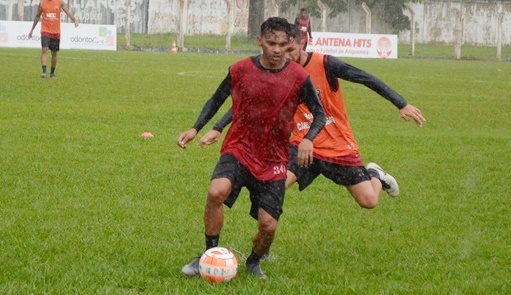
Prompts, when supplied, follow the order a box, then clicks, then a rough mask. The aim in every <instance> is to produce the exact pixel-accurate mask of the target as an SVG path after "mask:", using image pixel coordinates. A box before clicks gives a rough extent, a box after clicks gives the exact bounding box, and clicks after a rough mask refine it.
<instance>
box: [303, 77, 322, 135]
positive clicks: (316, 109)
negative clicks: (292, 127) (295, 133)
mask: <svg viewBox="0 0 511 295" xmlns="http://www.w3.org/2000/svg"><path fill="white" fill-rule="evenodd" d="M300 99H301V100H302V101H303V102H304V103H305V104H306V105H307V107H308V108H309V110H310V111H311V113H312V115H313V116H314V119H313V121H312V123H311V127H310V129H309V132H307V134H306V135H305V138H307V139H309V140H310V141H312V140H314V138H316V136H317V135H318V133H319V132H320V131H321V129H323V126H324V125H325V122H326V115H325V110H324V109H323V105H321V101H320V100H319V98H318V94H317V93H316V89H315V88H314V84H312V80H311V78H310V77H308V78H307V80H306V81H305V83H304V84H303V87H302V90H301V91H300Z"/></svg>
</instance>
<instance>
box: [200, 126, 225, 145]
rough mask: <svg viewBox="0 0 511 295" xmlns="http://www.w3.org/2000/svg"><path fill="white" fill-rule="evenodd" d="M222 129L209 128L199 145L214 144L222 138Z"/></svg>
mask: <svg viewBox="0 0 511 295" xmlns="http://www.w3.org/2000/svg"><path fill="white" fill-rule="evenodd" d="M220 134H221V133H220V131H217V130H214V129H212V130H209V131H208V132H207V133H206V134H204V136H203V137H202V138H201V139H200V142H199V146H200V147H205V146H206V145H210V144H213V143H215V142H217V141H218V140H219V139H220Z"/></svg>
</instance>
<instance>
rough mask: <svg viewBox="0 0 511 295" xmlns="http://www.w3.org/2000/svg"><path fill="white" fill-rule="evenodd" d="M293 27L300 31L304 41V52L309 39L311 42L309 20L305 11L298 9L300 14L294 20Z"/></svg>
mask: <svg viewBox="0 0 511 295" xmlns="http://www.w3.org/2000/svg"><path fill="white" fill-rule="evenodd" d="M295 25H297V26H298V28H299V29H300V32H301V35H302V40H304V43H303V50H305V49H307V44H309V38H310V39H311V40H312V29H311V19H310V17H309V13H308V12H307V9H305V8H302V9H300V14H299V15H298V17H297V18H296V19H295ZM311 42H312V41H311Z"/></svg>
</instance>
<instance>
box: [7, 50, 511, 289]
mask: <svg viewBox="0 0 511 295" xmlns="http://www.w3.org/2000/svg"><path fill="white" fill-rule="evenodd" d="M59 56H60V61H59V65H58V68H57V76H58V79H56V80H52V79H49V78H46V79H41V78H39V73H40V66H39V50H35V49H5V48H1V49H0V64H1V65H2V71H1V72H0V78H1V81H2V83H1V84H0V139H1V140H0V152H1V157H0V168H1V172H0V293H2V294H509V293H511V277H510V276H509V274H510V272H511V251H510V250H509V237H510V235H511V209H510V206H509V205H508V203H509V197H510V192H511V184H510V182H509V181H508V178H509V167H510V163H511V155H510V153H509V151H510V148H511V119H510V118H511V117H510V115H509V110H511V84H510V83H509V77H510V73H511V63H506V62H493V61H453V60H445V59H442V60H441V59H398V60H369V59H346V61H348V62H349V63H351V64H353V65H355V66H358V67H360V68H362V69H365V70H367V71H368V72H370V73H373V74H375V75H377V76H378V77H380V78H381V79H382V80H384V81H385V82H386V83H387V84H389V85H390V86H392V87H393V88H394V89H395V90H397V91H398V92H399V93H401V94H402V95H403V96H404V97H405V98H406V99H407V100H408V101H409V102H410V103H412V104H414V105H416V106H417V107H419V108H420V109H421V110H422V111H423V113H424V115H425V117H426V119H427V122H426V124H425V126H424V127H423V128H418V127H416V126H415V125H414V124H413V123H411V122H408V123H405V122H403V121H402V119H401V118H400V117H399V115H398V112H397V110H396V109H395V108H394V107H393V106H392V105H391V104H390V103H388V102H387V101H385V100H384V99H382V98H380V97H379V96H378V95H377V94H375V93H373V92H371V91H370V90H368V89H366V88H364V87H362V86H360V85H357V84H352V83H349V82H344V83H343V84H342V86H343V89H344V91H345V97H346V103H347V108H348V112H349V115H350V118H351V122H352V125H353V128H354V131H355V135H356V138H357V140H358V141H359V144H360V146H361V153H362V156H363V159H364V161H365V162H369V161H374V162H377V163H379V164H380V165H381V166H382V167H384V168H385V169H387V170H388V171H389V172H390V173H392V174H393V175H394V176H395V177H396V178H397V180H398V181H399V184H400V188H401V195H400V196H399V197H398V198H396V199H392V198H390V197H388V196H387V195H384V196H383V198H382V199H381V202H380V204H379V206H378V207H377V208H376V209H373V210H365V209H361V208H359V207H358V205H357V204H356V203H355V202H354V201H353V199H352V198H351V197H350V196H349V194H348V193H347V191H346V190H345V189H344V188H342V187H338V186H336V185H334V184H333V183H331V182H329V181H327V180H325V179H324V178H319V179H318V180H317V181H316V182H315V183H314V184H313V185H312V186H311V187H309V188H308V189H307V190H305V191H303V192H298V190H297V188H296V187H294V188H292V189H290V190H289V191H288V194H287V198H286V203H285V207H284V215H283V216H282V219H281V222H280V227H279V230H278V233H277V237H276V240H275V243H274V246H273V248H272V257H271V259H270V260H269V261H265V262H263V263H262V267H263V269H264V270H265V272H266V273H267V274H268V276H269V280H268V281H266V282H262V281H259V280H258V279H255V278H252V277H251V276H249V275H248V274H247V272H246V270H245V268H244V267H243V264H242V265H241V267H240V269H239V273H238V277H237V278H236V279H235V280H233V281H232V282H231V283H230V284H228V285H215V286H212V285H210V284H209V283H207V282H206V281H204V280H202V279H199V278H187V277H184V276H182V275H181V273H180V269H181V266H182V265H183V264H185V263H188V262H189V260H190V259H191V258H192V256H194V255H196V254H197V253H199V252H200V251H201V250H202V249H203V247H204V245H203V244H204V242H203V240H204V237H203V224H202V210H203V206H204V202H205V195H206V190H207V186H208V183H209V178H210V174H211V172H212V169H213V167H214V164H215V163H216V161H217V159H218V150H219V145H217V146H212V147H208V148H206V149H201V148H199V147H198V145H197V140H196V141H195V142H192V143H191V144H190V145H189V147H188V148H187V149H186V150H181V149H179V148H178V147H177V145H176V143H175V142H176V139H177V136H178V135H179V133H180V132H182V131H184V130H186V129H188V128H189V127H190V126H191V125H192V124H193V123H194V121H195V119H196V117H197V115H198V114H199V111H200V109H201V107H202V105H203V104H204V102H205V101H206V99H208V98H209V96H210V95H211V94H212V93H213V92H214V90H215V89H216V87H217V86H218V84H219V83H220V82H221V80H222V79H223V77H224V76H225V74H226V71H227V68H228V66H229V65H230V64H231V63H232V62H234V61H236V60H239V59H241V58H243V57H244V56H242V55H234V54H233V55H231V54H226V55H215V54H185V53H179V54H176V55H172V54H169V53H163V52H159V53H154V52H130V51H121V52H97V51H75V50H63V51H62V52H61V53H60V55H59ZM227 107H228V106H227V105H226V106H224V107H223V108H222V110H221V112H220V113H219V114H218V116H217V117H216V118H215V119H213V121H212V122H211V124H210V125H208V126H207V127H206V128H205V130H208V129H209V128H210V127H211V126H212V123H214V122H215V121H216V119H217V118H219V117H220V116H221V115H222V114H223V111H225V110H226V109H227ZM205 130H204V131H205ZM145 131H149V132H152V133H153V134H154V135H155V137H154V138H150V139H147V138H142V137H141V136H140V134H141V133H143V132H145ZM204 131H203V132H201V133H199V136H201V135H202V134H204ZM248 210H249V202H248V195H247V192H246V191H244V192H243V193H242V195H241V197H240V201H239V202H238V203H237V204H236V206H235V207H234V208H233V209H232V210H227V211H226V216H225V217H226V218H225V227H224V230H223V232H222V237H221V245H222V246H225V247H229V248H231V249H233V250H234V252H235V253H236V255H237V256H238V258H239V259H240V261H241V263H243V262H244V258H246V256H247V255H248V253H249V251H250V248H251V238H252V235H253V234H254V233H255V230H256V223H255V222H254V221H253V220H252V219H251V218H250V217H249V215H248Z"/></svg>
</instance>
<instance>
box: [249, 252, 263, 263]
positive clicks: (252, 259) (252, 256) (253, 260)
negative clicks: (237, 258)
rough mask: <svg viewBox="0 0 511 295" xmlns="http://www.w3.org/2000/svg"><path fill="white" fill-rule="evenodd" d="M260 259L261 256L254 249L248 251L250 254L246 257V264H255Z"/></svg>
mask: <svg viewBox="0 0 511 295" xmlns="http://www.w3.org/2000/svg"><path fill="white" fill-rule="evenodd" d="M260 260H261V256H259V255H258V254H257V253H256V252H254V250H252V253H250V256H248V258H247V264H257V263H259V261H260Z"/></svg>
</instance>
